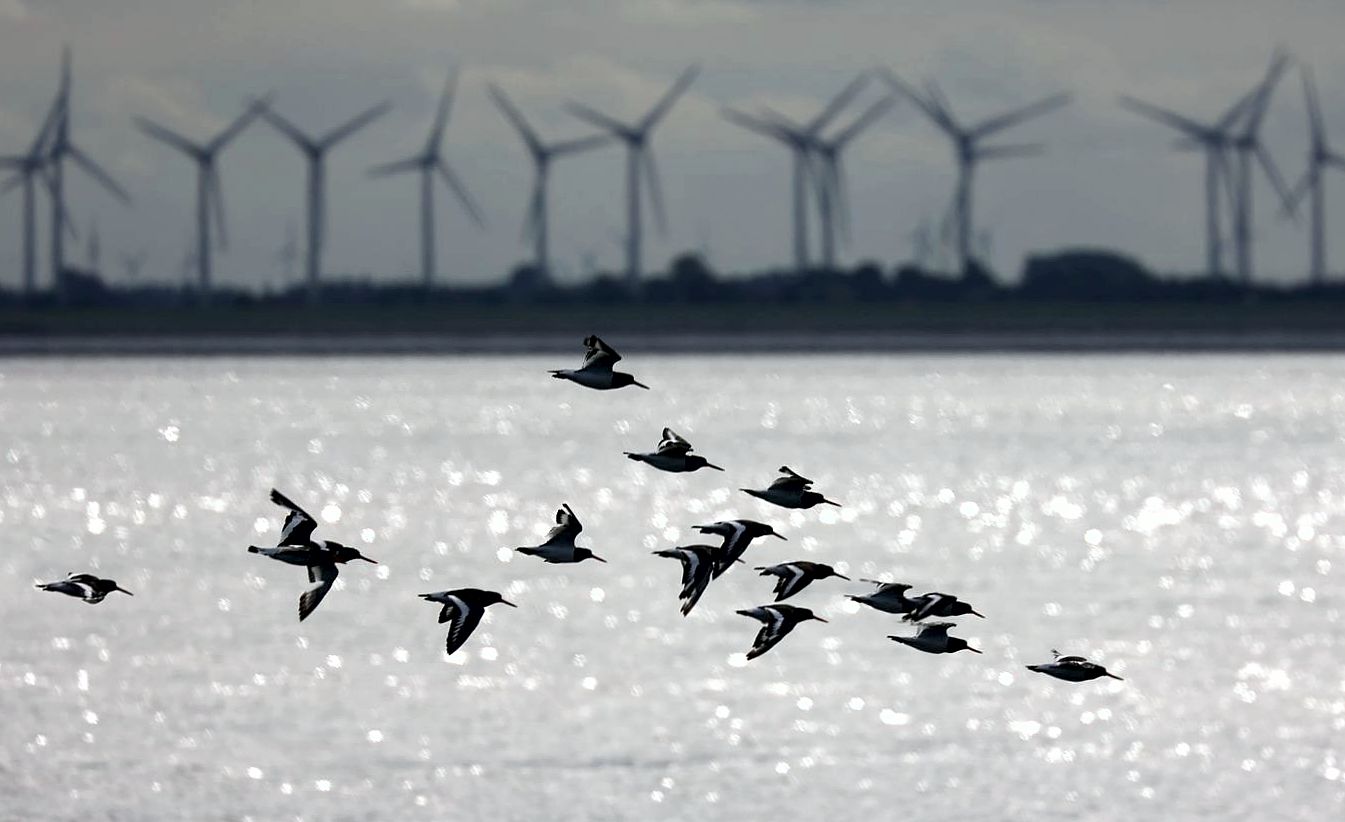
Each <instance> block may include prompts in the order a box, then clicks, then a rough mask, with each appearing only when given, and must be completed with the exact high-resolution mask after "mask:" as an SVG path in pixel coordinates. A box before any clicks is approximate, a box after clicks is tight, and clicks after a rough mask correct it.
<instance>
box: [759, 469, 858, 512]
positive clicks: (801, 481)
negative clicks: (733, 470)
mask: <svg viewBox="0 0 1345 822" xmlns="http://www.w3.org/2000/svg"><path fill="white" fill-rule="evenodd" d="M780 473H782V474H784V476H783V477H779V478H778V479H776V480H775V481H774V482H772V483H771V485H770V487H769V488H767V489H766V490H764V491H760V490H756V489H752V488H740V489H738V490H740V491H745V492H747V493H749V494H751V495H752V496H754V497H756V498H757V499H760V500H765V501H766V502H769V503H771V504H772V505H778V506H780V507H781V508H812V507H813V506H814V505H835V506H836V507H837V508H839V507H840V506H841V504H840V503H839V502H832V501H831V500H829V499H827V498H826V497H824V496H822V495H821V494H819V493H817V492H816V491H813V490H812V487H813V481H812V480H810V479H808V478H807V477H805V476H802V475H801V474H798V473H796V472H794V471H793V470H791V469H790V467H789V466H788V465H782V466H780Z"/></svg>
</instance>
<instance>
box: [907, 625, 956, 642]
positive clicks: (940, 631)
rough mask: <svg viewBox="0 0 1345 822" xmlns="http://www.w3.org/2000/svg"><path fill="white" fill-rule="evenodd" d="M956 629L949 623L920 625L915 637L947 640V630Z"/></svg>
mask: <svg viewBox="0 0 1345 822" xmlns="http://www.w3.org/2000/svg"><path fill="white" fill-rule="evenodd" d="M955 627H957V626H956V625H954V624H953V623H951V622H931V623H929V624H927V625H921V626H920V630H919V631H917V632H916V635H917V636H928V637H940V636H941V637H943V638H944V639H947V638H948V629H949V628H955Z"/></svg>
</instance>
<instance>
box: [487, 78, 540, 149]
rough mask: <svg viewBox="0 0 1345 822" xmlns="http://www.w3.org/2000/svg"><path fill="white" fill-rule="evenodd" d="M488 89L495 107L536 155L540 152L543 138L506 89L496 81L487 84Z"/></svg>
mask: <svg viewBox="0 0 1345 822" xmlns="http://www.w3.org/2000/svg"><path fill="white" fill-rule="evenodd" d="M486 91H487V92H488V93H489V94H490V98H491V99H492V100H494V101H495V107H496V108H498V109H499V110H500V113H502V114H503V115H504V116H505V119H507V120H508V121H509V122H510V123H511V124H513V126H514V130H515V131H517V132H518V136H519V137H521V138H522V139H523V144H524V145H526V146H527V147H528V150H529V151H531V152H532V153H533V154H534V155H536V154H539V153H540V152H541V151H542V141H541V138H539V137H538V136H537V132H535V131H533V130H532V126H530V125H528V121H527V120H525V119H524V118H523V113H522V112H520V111H519V110H518V109H517V108H516V107H515V106H514V104H513V102H512V101H511V100H510V99H509V97H508V96H507V95H506V94H505V93H504V91H503V90H502V89H501V88H500V87H499V86H497V85H495V84H494V83H490V84H489V85H487V86H486Z"/></svg>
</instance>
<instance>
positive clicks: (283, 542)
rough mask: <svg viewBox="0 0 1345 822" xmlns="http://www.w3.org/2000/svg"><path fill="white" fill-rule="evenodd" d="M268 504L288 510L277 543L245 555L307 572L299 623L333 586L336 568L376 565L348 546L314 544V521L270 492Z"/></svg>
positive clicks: (251, 547)
mask: <svg viewBox="0 0 1345 822" xmlns="http://www.w3.org/2000/svg"><path fill="white" fill-rule="evenodd" d="M271 501H272V502H274V503H275V504H276V505H279V506H281V507H282V508H286V509H288V510H289V514H287V515H286V517H285V524H284V525H283V526H282V527H281V529H280V541H279V543H278V544H277V545H276V546H275V547H274V548H267V547H263V546H258V545H249V546H248V553H249V554H260V555H261V556H264V557H267V558H269V559H274V560H276V561H277V562H283V563H285V564H287V565H300V566H303V567H305V568H307V569H308V583H309V585H308V588H307V589H306V590H305V591H304V592H303V593H302V594H300V595H299V621H300V622H303V621H304V620H305V619H308V616H309V614H311V613H313V611H314V610H315V609H317V607H318V605H320V604H321V603H322V600H323V598H324V597H326V596H327V592H328V591H330V590H331V589H332V586H333V585H334V584H336V577H337V576H338V575H339V574H340V569H339V568H337V566H338V565H344V564H345V563H347V562H352V561H354V560H357V559H358V560H363V561H364V562H371V563H373V564H375V565H377V564H378V562H377V560H373V559H370V558H369V557H366V556H365V555H363V554H361V553H360V552H359V549H357V548H352V547H350V546H349V545H342V544H341V543H339V542H335V541H333V540H325V539H324V540H314V539H313V531H314V530H316V528H317V527H318V521H317V520H316V519H314V518H313V517H312V515H311V514H309V513H308V512H307V511H305V510H304V509H302V508H300V507H299V506H298V505H297V504H295V503H294V502H293V501H292V500H290V499H289V497H286V496H285V495H284V494H282V493H280V492H279V491H277V490H276V489H274V488H272V489H271Z"/></svg>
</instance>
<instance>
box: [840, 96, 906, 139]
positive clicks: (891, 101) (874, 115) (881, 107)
mask: <svg viewBox="0 0 1345 822" xmlns="http://www.w3.org/2000/svg"><path fill="white" fill-rule="evenodd" d="M896 104H897V100H896V98H895V97H893V96H892V95H890V94H889V95H888V96H886V97H884V98H883V99H881V100H879V101H878V102H876V103H874V104H873V105H871V106H869V107H868V109H867V110H866V111H865V112H864V113H863V114H861V115H859V117H857V118H856V119H855V121H854V122H852V123H851V124H850V125H848V126H846V127H845V128H843V129H841V131H840V132H839V133H837V134H836V136H835V137H832V138H831V145H832V146H834V147H835V148H836V149H838V150H839V149H842V148H844V147H845V144H846V143H848V142H850V141H851V140H853V139H855V138H856V137H858V136H859V135H860V132H862V131H864V129H866V128H868V127H869V126H871V125H873V124H874V123H876V122H878V119H879V118H880V117H882V116H883V115H884V114H886V113H887V112H888V111H889V110H891V108H892V107H893V106H894V105H896Z"/></svg>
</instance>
